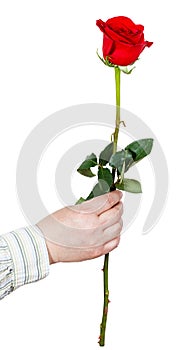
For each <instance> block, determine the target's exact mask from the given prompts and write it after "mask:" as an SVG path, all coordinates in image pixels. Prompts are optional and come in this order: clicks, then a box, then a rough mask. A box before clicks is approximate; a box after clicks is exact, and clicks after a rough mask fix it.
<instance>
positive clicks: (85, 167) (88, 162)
mask: <svg viewBox="0 0 185 350" xmlns="http://www.w3.org/2000/svg"><path fill="white" fill-rule="evenodd" d="M96 165H98V163H97V157H96V155H95V154H94V153H91V154H90V155H89V156H87V157H86V159H85V160H84V162H83V163H82V164H81V165H80V166H79V168H78V169H77V171H78V172H79V173H80V174H82V175H84V176H88V177H93V176H95V175H94V174H93V173H92V171H91V169H90V168H91V167H94V166H96Z"/></svg>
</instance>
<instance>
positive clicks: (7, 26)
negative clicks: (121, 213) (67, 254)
mask: <svg viewBox="0 0 185 350" xmlns="http://www.w3.org/2000/svg"><path fill="white" fill-rule="evenodd" d="M183 14H184V11H183V9H182V2H180V1H179V0H177V1H176V2H169V1H163V2H162V1H160V2H149V1H146V0H140V1H136V0H133V1H131V2H123V1H118V0H115V1H114V2H113V1H101V2H100V1H97V0H95V1H93V2H88V1H84V0H79V1H68V2H63V3H62V2H61V1H56V0H53V1H46V0H45V1H41V0H37V1H35V0H32V1H20V0H17V1H12V0H7V1H6V2H5V1H1V5H0V33H1V34H0V118H1V119H0V122H1V128H0V135H1V137H0V157H1V158H0V159H1V172H0V198H1V199H0V208H1V209H0V210H1V211H0V213H1V215H0V216H1V220H0V221H1V224H0V233H5V232H8V231H10V230H12V229H14V228H18V227H22V226H24V225H27V222H26V219H25V218H24V216H23V214H22V212H21V209H20V207H19V204H18V201H17V195H16V187H15V178H16V162H17V158H18V155H19V152H20V148H21V146H22V144H23V142H24V140H25V138H26V136H27V135H28V134H29V132H30V131H31V130H32V129H33V128H34V126H36V125H37V124H38V123H39V122H40V121H42V120H43V119H44V118H45V117H47V116H48V115H50V114H52V113H54V112H55V111H57V110H60V109H62V108H64V107H67V106H71V105H74V104H79V103H87V102H101V103H110V104H114V102H115V101H114V76H113V71H112V70H111V69H108V68H106V67H104V66H103V65H102V64H101V63H100V62H99V60H98V59H97V56H96V54H95V51H96V49H97V47H99V49H101V41H102V34H101V32H100V31H99V29H98V28H97V27H96V25H95V22H96V19H99V18H101V19H102V20H107V19H108V18H109V17H113V16H117V15H125V16H128V17H131V18H132V19H133V20H134V21H135V23H141V24H144V25H145V38H146V39H147V40H149V41H154V45H153V46H152V47H151V48H150V49H146V50H145V52H144V53H143V54H142V56H141V59H140V60H139V62H138V63H137V69H136V70H135V71H134V72H133V74H132V75H131V76H128V77H127V76H122V107H124V108H126V109H128V110H130V111H132V112H133V113H135V114H137V115H138V116H139V117H140V118H142V119H143V120H144V121H145V122H146V123H147V124H148V125H149V126H150V128H151V129H152V130H153V132H154V133H155V134H156V136H157V137H158V139H159V141H160V143H161V145H162V147H163V150H164V152H165V154H166V158H167V161H168V166H169V173H170V189H169V196H168V202H167V206H166V208H165V211H164V214H163V216H162V218H161V219H160V221H159V223H158V225H157V226H156V227H155V228H154V229H153V230H152V231H151V232H150V233H149V234H148V235H146V236H143V235H142V234H141V230H142V226H143V223H144V219H145V217H146V214H147V209H148V207H147V206H146V205H145V204H146V198H147V197H146V196H147V195H146V192H144V193H143V204H142V207H141V215H140V216H139V217H138V218H137V220H136V221H135V222H134V224H133V225H132V227H131V228H130V229H129V230H128V231H126V232H125V234H124V235H123V236H122V240H121V244H120V246H119V248H118V249H117V250H116V251H114V252H113V253H112V254H111V258H110V293H111V296H110V299H111V301H112V302H111V304H110V310H109V318H108V326H107V337H106V347H105V348H106V349H107V350H110V349H125V350H135V349H142V350H145V349H147V350H148V349H150V350H154V349H155V350H156V349H158V350H163V349H178V350H184V347H185V338H184V326H185V301H184V296H185V284H184V279H185V276H184V269H185V254H184V250H185V239H184V222H183V221H184V220H183V216H184V197H183V187H184V175H183V168H182V166H183V158H184V149H183V142H182V141H183V139H184V130H183V118H184V108H183V107H184V100H183V97H184V59H185V54H184V53H183V46H184V28H183V26H184V25H183V21H184V15H183ZM146 136H147V135H146ZM159 166H160V164H159ZM45 176H47V174H45ZM43 181H44V179H43ZM142 181H143V186H145V183H147V179H145V178H144V177H143V178H142ZM148 181H151V182H152V181H153V180H152V178H151V179H150V180H148ZM152 184H153V183H152ZM151 190H152V191H153V189H151ZM50 192H52V191H51V189H49V190H48V197H49V196H50ZM147 192H148V190H147ZM51 198H52V194H51ZM151 200H152V198H151ZM147 203H148V202H147ZM55 205H56V203H55V201H54V200H53V202H52V203H51V205H50V208H53V210H55V209H56V208H55ZM102 264H103V258H98V259H96V260H93V261H89V262H83V263H79V264H77V263H76V264H62V263H61V264H58V265H54V266H51V269H50V275H49V276H48V277H47V278H46V279H44V280H42V281H40V282H38V283H34V284H30V285H27V286H25V287H22V288H20V289H18V290H17V291H15V292H14V293H12V294H11V295H9V296H8V297H6V298H5V299H4V300H2V301H1V303H0V332H1V333H0V337H1V338H0V342H1V348H2V349H6V350H9V349H12V348H15V347H16V348H19V349H20V350H22V349H27V350H30V349H33V348H34V349H36V350H37V349H40V348H42V349H65V350H68V349H74V348H75V349H76V348H77V349H81V350H85V349H88V350H95V349H97V348H98V344H97V338H98V335H99V323H100V319H101V314H102V272H101V268H102Z"/></svg>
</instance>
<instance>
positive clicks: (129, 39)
mask: <svg viewBox="0 0 185 350" xmlns="http://www.w3.org/2000/svg"><path fill="white" fill-rule="evenodd" d="M96 24H97V26H98V27H99V28H100V30H101V31H102V32H103V34H104V35H103V48H102V49H103V57H104V58H105V59H106V57H107V58H108V60H109V61H110V62H111V63H113V64H115V65H118V66H128V65H130V64H132V63H134V62H135V61H136V60H137V58H138V57H139V55H140V53H141V52H142V51H143V50H144V48H145V47H146V46H147V47H150V46H151V45H152V44H153V43H152V42H149V41H145V39H144V34H143V30H144V27H143V26H142V25H141V24H134V22H132V20H131V19H130V18H128V17H124V16H119V17H113V18H110V19H108V20H107V21H106V22H103V21H102V20H101V19H99V20H97V21H96Z"/></svg>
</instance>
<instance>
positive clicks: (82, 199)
mask: <svg viewBox="0 0 185 350" xmlns="http://www.w3.org/2000/svg"><path fill="white" fill-rule="evenodd" d="M83 202H85V198H83V197H80V198H79V199H78V200H77V202H76V203H75V204H81V203H83Z"/></svg>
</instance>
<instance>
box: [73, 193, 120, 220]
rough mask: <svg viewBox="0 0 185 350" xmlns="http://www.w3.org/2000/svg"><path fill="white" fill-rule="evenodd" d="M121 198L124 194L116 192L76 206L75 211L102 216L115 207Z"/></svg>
mask: <svg viewBox="0 0 185 350" xmlns="http://www.w3.org/2000/svg"><path fill="white" fill-rule="evenodd" d="M121 198H122V192H121V191H118V190H116V191H113V192H109V193H106V194H103V195H101V196H98V197H95V198H93V199H90V200H88V201H87V202H83V203H81V204H77V205H75V206H74V209H75V210H77V211H80V212H81V213H88V214H91V213H93V214H97V215H100V214H101V213H103V212H105V211H106V210H109V209H110V208H112V207H113V206H115V205H116V204H117V203H118V202H119V201H120V200H121Z"/></svg>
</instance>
